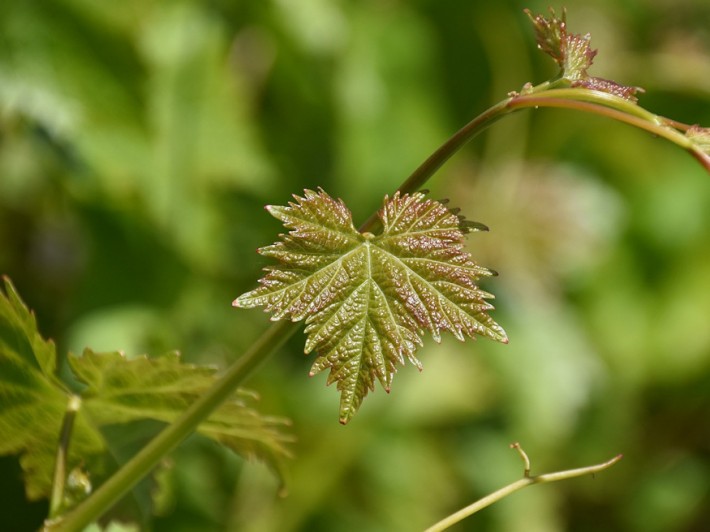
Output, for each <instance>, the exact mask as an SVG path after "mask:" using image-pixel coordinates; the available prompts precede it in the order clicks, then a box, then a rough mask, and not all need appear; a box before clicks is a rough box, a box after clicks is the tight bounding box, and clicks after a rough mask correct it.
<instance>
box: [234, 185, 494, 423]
mask: <svg viewBox="0 0 710 532" xmlns="http://www.w3.org/2000/svg"><path fill="white" fill-rule="evenodd" d="M294 198H295V199H296V202H295V203H294V202H291V203H289V205H288V206H285V207H280V206H268V207H267V210H268V211H269V212H270V213H271V214H272V215H273V216H274V217H275V218H277V219H279V220H281V221H282V222H283V223H284V225H285V226H286V227H287V228H288V229H289V230H290V231H289V233H288V234H285V235H281V241H280V242H277V243H275V244H273V245H271V246H267V247H264V248H261V249H260V250H259V252H260V253H261V254H262V255H265V256H267V257H272V258H275V259H277V260H278V261H279V264H278V265H276V266H271V267H267V268H266V271H267V272H268V273H267V274H266V275H265V276H264V277H263V278H262V279H261V280H260V281H259V284H260V286H259V287H257V288H256V289H254V290H252V291H251V292H248V293H246V294H243V295H242V296H240V297H239V298H237V299H236V300H235V301H234V305H235V306H238V307H244V308H250V307H256V306H264V307H265V310H266V311H269V312H272V313H273V316H272V320H279V319H282V318H288V319H291V320H292V321H299V320H304V319H305V322H306V330H305V332H306V334H307V340H306V347H305V352H306V353H310V352H311V351H313V350H315V351H316V352H317V354H318V357H317V358H316V360H315V362H314V363H313V366H312V368H311V375H314V374H316V373H318V372H320V371H323V370H325V369H327V368H330V374H329V376H328V380H327V383H328V384H331V383H333V382H336V381H337V383H338V384H337V388H338V390H339V391H340V392H341V399H340V421H341V423H347V422H348V421H349V420H350V419H351V418H352V416H353V415H354V414H355V412H356V411H357V409H358V408H359V406H360V403H361V402H362V399H363V398H364V397H365V395H367V393H368V391H370V390H374V386H375V380H378V381H379V382H380V384H381V385H382V386H383V387H384V388H385V390H388V391H389V389H390V385H391V383H392V378H393V375H394V373H395V371H396V366H397V364H404V361H405V359H408V360H409V361H410V362H412V363H413V364H414V365H415V366H417V367H418V368H420V369H421V363H420V362H419V360H418V359H417V358H416V356H415V351H416V350H417V348H418V347H419V345H421V343H422V341H421V336H422V334H423V332H424V331H429V332H430V333H431V334H432V336H433V337H434V339H435V340H436V341H437V342H438V341H439V340H440V335H441V332H443V331H448V332H450V333H452V334H453V335H454V336H455V337H456V338H458V339H459V340H464V338H465V337H466V336H468V337H471V338H473V337H474V336H475V335H481V336H486V337H488V338H491V339H493V340H498V341H501V342H507V337H506V335H505V332H504V331H503V329H502V328H501V327H500V326H499V325H498V324H497V323H496V322H495V321H493V319H492V318H491V317H490V316H489V315H488V311H489V310H491V309H492V308H493V306H492V305H491V304H490V303H488V302H487V301H486V300H487V299H492V298H493V296H492V295H490V294H488V293H486V292H484V291H483V290H481V289H480V288H479V287H478V286H477V282H478V279H479V278H481V277H486V276H490V275H492V272H491V271H490V270H487V269H486V268H483V267H481V266H478V265H477V264H476V263H475V262H473V260H472V259H471V257H470V255H469V254H468V253H467V252H466V251H464V249H463V241H464V234H465V233H467V232H468V231H470V230H472V229H480V228H482V227H484V226H481V225H480V224H475V223H471V222H467V221H466V220H464V219H463V217H461V216H459V215H457V211H454V210H450V209H448V208H447V207H446V206H445V205H444V204H443V203H441V202H438V201H434V200H430V199H426V198H425V197H424V194H423V193H421V192H417V193H414V194H403V195H400V194H399V193H396V194H395V195H394V197H392V198H391V199H390V198H385V202H384V206H383V207H382V209H381V210H380V212H379V219H380V221H381V223H382V226H383V230H382V232H381V233H380V234H378V235H373V234H371V233H360V232H358V231H357V230H356V229H355V227H354V226H353V221H352V215H351V213H350V211H349V210H348V208H347V207H346V206H345V205H344V204H343V202H342V201H341V200H335V199H333V198H331V197H330V196H329V195H328V194H326V193H325V192H324V191H323V190H321V189H319V190H318V191H317V192H315V191H312V190H306V191H305V194H304V197H299V196H294Z"/></svg>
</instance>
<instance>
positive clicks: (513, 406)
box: [0, 0, 710, 532]
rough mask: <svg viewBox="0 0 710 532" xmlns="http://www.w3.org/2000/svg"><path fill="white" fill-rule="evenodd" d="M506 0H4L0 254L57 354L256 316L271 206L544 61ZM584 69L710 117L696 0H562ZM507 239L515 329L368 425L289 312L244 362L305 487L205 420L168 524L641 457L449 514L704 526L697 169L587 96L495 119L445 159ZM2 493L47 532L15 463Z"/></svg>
mask: <svg viewBox="0 0 710 532" xmlns="http://www.w3.org/2000/svg"><path fill="white" fill-rule="evenodd" d="M547 5H548V4H547V3H545V2H539V1H530V2H523V1H521V0H506V1H502V2H485V3H484V2H472V1H465V0H444V1H433V0H416V1H412V2H403V1H401V0H400V1H397V0H389V1H384V0H364V1H359V2H355V1H345V0H331V1H328V0H301V1H298V2H296V1H293V0H241V1H239V2H228V1H226V0H212V1H203V2H200V1H197V0H194V1H182V2H169V1H150V2H140V1H137V0H131V1H127V2H123V3H121V5H120V6H118V7H116V6H112V7H109V6H108V4H103V3H98V2H90V1H88V0H54V1H49V2H40V1H33V0H30V1H24V0H9V1H5V2H2V4H1V5H0V271H1V272H3V273H5V274H7V275H9V277H10V278H11V279H12V280H13V281H14V283H15V284H16V286H17V288H18V291H19V293H20V294H21V295H22V297H23V298H24V299H25V301H26V302H27V304H28V305H29V306H30V307H31V308H34V309H35V310H36V312H37V316H38V322H39V324H40V328H41V330H42V332H43V333H44V334H45V335H47V336H51V337H53V338H54V339H55V340H56V341H57V343H58V346H59V349H58V351H59V352H66V351H67V350H71V351H73V352H75V353H78V352H80V351H81V349H83V347H84V346H90V347H92V348H93V349H95V350H99V351H100V350H114V349H122V350H123V351H125V352H127V353H128V354H132V355H135V354H139V353H143V352H149V353H163V352H166V351H169V350H172V349H180V350H181V351H182V352H183V354H184V357H185V359H186V360H188V361H190V362H198V363H210V364H218V365H221V366H224V365H226V364H228V363H229V361H231V360H233V359H234V358H236V357H238V356H239V354H240V353H241V352H242V351H243V350H244V348H245V347H246V346H248V345H249V344H250V342H251V341H252V340H253V339H254V338H255V337H256V336H257V335H258V334H259V332H260V331H261V330H263V329H264V328H265V327H267V325H268V320H267V317H266V316H265V315H263V314H262V313H261V312H259V311H237V310H235V309H232V308H231V306H230V303H231V301H232V300H233V299H234V297H236V296H237V295H238V294H240V293H242V292H244V291H246V290H248V289H250V288H252V287H253V286H254V283H255V280H256V279H257V278H258V277H259V275H260V272H259V270H260V268H261V267H262V266H263V265H265V263H266V261H265V260H264V259H262V258H260V257H259V256H258V255H256V253H254V250H255V249H256V248H257V247H259V246H261V245H264V244H267V243H269V242H271V241H273V240H274V236H275V234H276V233H277V232H278V231H279V228H278V226H277V224H276V223H275V222H274V221H273V220H272V219H271V217H269V216H267V215H266V214H265V213H264V212H263V210H262V207H263V205H264V204H267V203H273V204H283V203H284V202H285V201H287V200H288V199H289V195H290V194H291V193H298V192H301V191H302V190H303V188H305V187H310V188H313V187H316V186H322V187H323V188H324V189H325V190H327V191H328V192H329V193H330V194H333V195H334V196H339V197H342V198H343V199H344V200H345V201H346V202H347V203H348V205H349V206H350V207H351V209H352V210H353V212H354V214H355V219H356V222H357V221H362V220H363V219H364V217H366V216H367V215H369V214H370V212H371V211H372V210H374V209H375V208H377V207H378V206H379V204H380V202H381V199H382V197H383V196H384V194H386V193H391V192H392V191H393V189H394V188H396V186H397V185H398V184H399V183H400V182H401V181H403V179H404V178H405V177H406V176H407V175H408V174H409V172H411V170H413V169H414V167H415V166H416V165H417V164H418V163H419V162H420V161H422V160H423V159H424V158H425V157H426V156H428V154H429V153H430V152H431V151H432V150H433V149H435V148H436V147H437V146H438V145H439V144H440V143H441V142H442V141H443V140H444V139H445V138H446V137H447V136H448V135H449V134H450V133H452V132H453V131H455V130H456V129H458V127H460V126H461V125H463V124H464V123H465V122H466V121H467V120H468V119H469V118H471V117H473V116H474V115H475V114H477V113H478V112H480V111H482V110H483V109H485V108H486V107H488V106H489V105H490V104H492V103H494V102H496V101H498V100H499V99H501V98H503V97H504V96H505V94H506V93H507V92H508V91H511V90H516V89H519V88H520V87H522V85H523V84H524V83H526V82H528V81H533V82H539V81H543V80H544V79H547V78H549V77H551V76H552V75H553V74H554V73H555V69H554V65H553V64H552V62H551V61H550V60H549V59H548V58H547V57H545V56H543V55H542V54H540V53H539V52H538V51H537V50H536V49H535V46H534V42H533V34H532V29H531V27H530V25H529V21H528V20H527V17H525V16H524V14H523V13H522V9H523V8H524V7H529V8H531V9H532V10H533V11H536V12H541V11H542V10H546V9H547ZM566 6H567V8H568V22H569V25H570V28H571V30H572V31H574V32H580V33H586V32H591V34H592V45H593V46H594V48H598V49H599V50H600V53H599V55H598V56H597V58H596V60H595V65H594V67H593V69H592V73H593V74H594V75H597V76H602V77H606V78H611V79H615V80H617V81H619V82H621V83H625V84H629V85H638V86H642V87H644V88H645V89H646V90H647V93H646V94H645V95H642V96H641V98H640V103H641V104H642V105H644V106H645V107H647V108H649V109H651V110H653V111H655V112H658V113H660V114H663V115H665V116H669V117H672V118H675V119H677V120H681V121H684V122H688V123H701V124H704V125H710V84H709V83H708V80H710V29H708V28H709V26H708V24H707V21H708V20H710V6H709V5H708V4H707V2H705V1H703V0H679V1H675V2H668V1H664V0H645V1H641V0H625V1H623V2H613V1H612V0H600V1H599V2H595V3H594V5H590V4H589V3H588V2H582V1H581V0H570V1H569V2H567V3H566ZM430 185H431V187H430V188H431V189H432V190H433V194H434V196H435V197H451V198H452V199H453V200H454V203H456V204H458V205H460V206H461V207H462V208H463V212H464V213H465V214H467V216H468V217H469V218H471V219H474V220H479V221H481V222H484V223H486V224H487V225H489V226H490V227H491V229H492V231H491V233H489V234H483V235H480V234H479V235H473V236H471V237H470V239H469V240H470V249H471V252H472V254H473V256H474V257H475V258H477V260H479V262H481V263H482V264H484V265H486V266H490V267H492V268H494V269H496V270H497V271H499V272H500V277H498V278H496V279H494V280H491V281H489V282H487V283H486V286H485V288H486V289H488V290H490V291H492V292H494V293H495V294H497V295H498V300H497V307H498V309H497V310H496V311H495V313H494V316H495V319H496V321H498V322H499V323H501V324H502V325H503V326H504V327H505V328H506V331H507V332H508V334H509V336H510V339H511V343H510V345H508V346H500V345H496V344H494V343H492V342H486V341H478V342H475V343H472V342H469V343H465V344H460V343H458V342H456V341H455V340H453V339H451V338H446V339H445V341H444V342H443V343H442V344H441V345H436V344H433V342H429V344H432V345H427V346H426V347H425V349H424V350H422V356H421V360H422V361H423V363H424V367H425V369H424V372H423V373H422V374H418V372H416V371H415V369H414V368H413V367H407V368H405V369H403V370H402V371H401V375H399V376H398V379H397V383H396V385H395V386H394V387H393V391H392V394H391V396H386V395H385V394H383V393H375V394H374V395H373V397H372V399H371V400H370V401H368V403H367V404H366V405H364V407H363V408H362V410H361V413H360V415H359V416H358V419H356V420H355V421H354V422H353V423H351V424H350V425H348V426H347V427H342V426H340V425H339V424H338V423H337V417H336V416H335V414H334V412H335V408H336V406H335V405H336V402H337V393H336V391H335V390H334V389H327V388H325V386H324V378H319V377H315V378H314V379H311V380H309V379H308V378H307V372H308V368H309V367H310V363H311V361H309V360H307V359H305V358H304V357H303V356H302V354H301V353H302V349H303V337H302V335H299V336H297V337H296V338H294V339H293V340H292V341H291V342H290V343H289V345H288V347H287V348H285V349H283V351H282V352H281V353H279V354H278V355H277V356H276V357H274V358H273V359H271V360H270V362H269V363H268V364H267V365H266V366H265V367H264V368H263V369H262V370H261V371H260V372H259V374H258V375H256V376H255V377H254V378H252V379H251V380H250V381H249V383H248V386H249V387H250V388H253V389H256V390H258V391H259V393H260V394H261V396H262V400H261V404H262V406H261V409H262V411H264V412H272V413H275V414H278V415H286V416H289V417H291V418H292V419H293V420H294V423H295V428H294V430H295V432H296V434H297V435H298V443H297V444H296V445H294V452H295V455H296V458H295V459H294V460H293V463H292V465H291V477H292V478H291V483H290V495H289V497H287V498H285V499H280V498H278V497H276V495H275V493H276V480H275V479H273V478H272V477H271V476H270V474H269V473H268V472H267V471H266V469H265V468H264V467H262V466H259V465H253V464H244V463H242V462H241V461H240V460H239V459H238V458H236V457H234V456H233V455H231V454H230V453H229V452H228V451H226V450H224V449H222V448H219V447H218V446H216V445H213V444H209V443H207V442H204V441H201V440H199V439H190V440H188V442H186V444H185V445H184V446H183V447H181V448H180V449H179V450H178V451H176V452H175V454H174V466H173V467H172V468H171V469H168V470H166V471H164V472H163V473H161V479H160V484H161V485H162V486H163V489H162V491H161V500H160V505H159V507H160V512H159V515H158V516H157V517H156V518H155V519H154V521H153V525H152V526H153V528H154V529H155V530H170V531H181V530H185V531H187V530H224V529H239V530H249V531H266V530H279V531H289V530H370V531H377V530H383V531H384V530H387V531H390V530H415V529H419V528H422V527H424V526H427V525H429V524H431V523H433V522H434V521H436V520H438V519H439V518H441V517H442V516H444V515H446V514H448V513H450V512H452V511H454V510H455V509H457V508H459V507H461V506H463V505H465V504H467V503H468V502H470V501H472V500H473V499H475V498H478V497H479V496H481V495H483V494H485V493H487V492H489V491H491V490H493V489H496V488H498V487H499V486H501V485H503V484H505V483H507V482H510V481H512V480H515V479H516V478H518V477H519V476H520V474H521V469H522V468H521V464H520V463H519V459H518V458H517V456H515V453H513V452H512V451H510V450H509V449H508V444H509V443H510V442H512V441H521V442H522V443H523V445H524V446H525V448H526V450H527V451H528V453H529V454H530V456H531V458H532V461H533V472H542V471H545V470H553V469H561V468H565V467H574V466H577V465H586V464H591V463H596V462H599V461H602V460H605V459H607V458H609V457H611V456H613V455H614V454H616V453H618V452H622V453H624V455H625V458H624V460H623V461H622V462H621V463H620V464H618V465H617V466H615V467H614V468H612V469H611V470H609V471H607V472H605V473H604V474H603V475H599V476H598V477H597V478H596V479H591V478H582V479H576V480H573V481H570V482H566V483H560V484H555V485H549V486H542V487H539V488H533V489H530V490H526V491H525V492H523V493H520V494H516V495H515V496H513V497H511V498H509V499H507V500H505V501H503V502H501V503H499V504H497V505H495V506H494V507H491V508H489V509H487V510H485V511H484V512H483V513H481V514H480V515H478V516H476V517H474V518H473V520H472V521H470V522H466V523H464V524H463V525H461V527H460V528H461V529H462V530H464V529H469V528H471V527H473V526H474V523H475V526H476V527H477V528H476V530H490V531H517V530H520V531H522V530H524V531H545V532H549V531H556V530H560V531H561V530H575V531H585V530H590V531H591V530H629V531H644V532H649V531H650V532H655V531H658V532H661V531H679V530H688V531H693V530H698V531H699V530H703V529H704V527H705V526H707V523H708V522H709V521H710V511H709V510H708V508H710V326H708V317H709V316H710V247H709V246H708V242H710V209H708V205H709V204H710V177H709V176H707V175H706V174H705V173H704V172H703V170H702V168H700V166H699V165H697V164H696V163H695V161H693V160H692V159H691V158H690V157H688V156H687V155H686V154H685V153H683V152H682V151H681V150H679V149H678V148H677V147H675V146H672V145H666V144H664V143H663V142H662V141H659V140H658V139H654V138H651V137H649V136H648V135H647V134H645V133H642V132H639V131H637V130H633V129H631V128H629V127H628V126H625V125H620V124H615V123H610V122H608V121H605V120H603V119H601V118H597V117H588V116H585V115H579V114H575V113H571V112H563V111H551V110H539V111H532V112H527V113H519V114H517V115H515V116H513V117H511V118H509V119H506V120H505V121H504V122H501V123H499V124H496V125H495V126H494V127H493V128H491V130H490V131H489V132H488V133H487V134H486V135H485V136H484V137H482V138H479V139H478V140H477V141H475V142H474V143H473V144H472V145H471V146H469V147H467V148H466V149H465V150H464V151H463V152H462V153H461V154H459V155H458V156H457V157H455V158H454V159H453V160H452V161H451V162H450V163H449V164H448V165H447V166H446V167H445V168H444V169H443V170H442V171H441V172H440V174H439V175H438V176H437V177H436V178H435V179H434V180H432V181H431V183H430ZM0 469H1V471H0V479H1V480H0V483H1V485H0V493H2V497H1V498H0V515H2V516H3V526H4V527H6V528H7V529H8V530H24V529H33V528H36V527H37V526H39V524H40V523H41V521H42V519H43V518H44V516H45V514H46V506H44V505H42V504H37V503H33V504H30V503H25V502H22V497H21V493H22V490H23V488H22V485H21V483H20V481H19V478H20V477H19V472H18V471H19V469H18V465H17V462H16V460H14V459H11V458H3V459H2V460H1V461H0Z"/></svg>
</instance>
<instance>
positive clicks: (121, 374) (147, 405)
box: [69, 349, 291, 478]
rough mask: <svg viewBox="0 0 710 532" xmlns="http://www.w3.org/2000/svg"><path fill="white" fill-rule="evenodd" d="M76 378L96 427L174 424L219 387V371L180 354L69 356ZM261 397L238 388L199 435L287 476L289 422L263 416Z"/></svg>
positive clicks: (86, 414) (201, 426)
mask: <svg viewBox="0 0 710 532" xmlns="http://www.w3.org/2000/svg"><path fill="white" fill-rule="evenodd" d="M69 363H70V366H71V368H72V370H73V372H74V374H75V375H76V377H77V379H79V380H80V381H81V382H83V383H85V384H86V385H87V388H86V390H84V392H83V393H82V396H83V397H84V401H83V412H84V415H85V416H86V417H87V418H88V419H89V420H90V421H91V422H92V424H93V425H95V426H99V427H100V426H104V425H112V424H114V423H127V422H130V421H136V420H139V419H154V420H157V421H164V422H166V423H170V422H171V421H174V420H175V419H176V418H177V417H178V416H179V415H180V414H181V413H182V412H184V411H185V410H186V409H187V408H188V407H189V406H190V405H191V404H192V403H194V402H195V400H197V399H198V398H199V397H200V395H202V394H204V393H205V392H207V390H208V389H209V388H210V387H211V386H212V385H213V384H214V381H215V379H216V369H215V368H209V367H205V366H197V365H192V364H185V363H183V362H181V360H180V357H179V355H178V354H177V353H171V354H168V355H166V356H162V357H147V356H140V357H137V358H133V359H130V360H129V359H127V358H126V357H125V356H124V355H123V354H122V353H119V352H110V353H95V352H93V351H91V350H90V349H87V350H85V351H84V353H83V354H82V356H73V355H70V357H69ZM256 398H257V397H256V395H255V394H254V393H252V392H249V391H246V390H237V392H236V393H235V394H234V396H233V397H232V399H231V400H230V401H227V402H225V403H223V404H222V406H220V407H219V408H218V409H217V410H215V411H214V412H213V413H212V415H211V416H210V417H209V418H208V419H207V420H206V421H204V422H203V423H201V424H200V426H199V427H198V429H197V431H198V432H199V433H201V434H204V435H205V436H208V437H210V438H212V439H214V440H216V441H219V442H220V443H222V444H224V445H226V446H227V447H229V448H230V449H232V450H233V451H234V452H236V453H238V454H240V455H242V456H245V457H247V458H258V459H261V460H264V461H266V462H267V463H268V464H269V465H271V466H272V467H273V468H274V469H275V470H276V471H277V472H278V473H279V475H280V476H281V477H282V478H283V472H284V471H283V458H284V457H286V456H289V451H288V449H287V447H286V446H285V444H286V443H287V442H289V441H291V438H290V437H289V436H287V435H285V434H284V433H283V432H282V428H283V426H284V425H285V424H287V421H286V420H284V419H282V418H272V417H265V416H261V415H259V414H258V412H256V411H255V410H254V409H253V408H252V407H251V406H250V403H252V402H253V400H254V399H256Z"/></svg>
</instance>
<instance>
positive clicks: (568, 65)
mask: <svg viewBox="0 0 710 532" xmlns="http://www.w3.org/2000/svg"><path fill="white" fill-rule="evenodd" d="M525 13H526V14H527V15H528V17H529V18H530V21H531V22H532V23H533V26H534V27H535V38H536V40H537V47H538V48H539V49H540V50H542V51H543V52H545V53H546V54H547V55H549V56H550V57H552V59H554V60H555V62H556V63H557V64H558V65H559V67H560V70H561V75H560V77H562V78H563V79H566V80H568V81H569V82H570V85H571V86H572V87H581V88H585V89H590V90H597V91H601V92H607V93H609V94H613V95H615V96H618V97H620V98H624V99H625V100H629V101H632V102H635V101H636V93H637V92H643V89H641V88H640V87H629V86H626V85H621V84H620V83H617V82H616V81H612V80H608V79H604V78H596V77H592V76H590V75H589V74H588V73H587V70H588V69H589V67H591V66H592V63H593V62H594V57H595V56H596V55H597V50H592V47H591V36H590V35H589V34H588V33H587V34H585V35H579V34H575V33H569V32H568V31H567V12H566V11H565V10H564V9H563V10H562V16H561V17H560V18H558V17H557V15H556V14H555V11H554V10H553V9H552V8H550V17H549V18H546V17H544V16H543V15H533V14H532V12H531V11H530V10H529V9H526V10H525Z"/></svg>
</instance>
